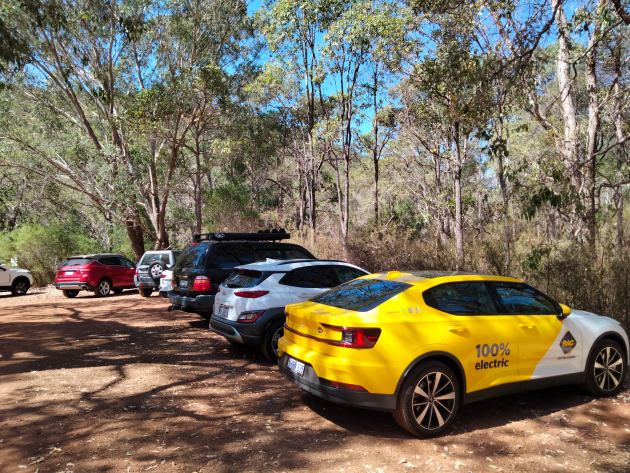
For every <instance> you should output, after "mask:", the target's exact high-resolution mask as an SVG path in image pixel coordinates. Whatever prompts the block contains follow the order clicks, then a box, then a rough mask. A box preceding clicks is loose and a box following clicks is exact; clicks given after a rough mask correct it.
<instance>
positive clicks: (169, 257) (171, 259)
mask: <svg viewBox="0 0 630 473" xmlns="http://www.w3.org/2000/svg"><path fill="white" fill-rule="evenodd" d="M180 254H181V251H179V250H157V251H147V252H146V253H145V254H144V255H142V259H141V260H140V262H139V263H138V264H137V265H136V275H135V276H134V277H133V282H134V283H135V284H136V287H137V288H138V289H139V291H140V295H141V296H142V297H149V296H150V295H151V294H153V290H154V289H155V290H157V289H158V288H159V287H160V278H161V277H162V273H163V272H164V271H165V270H167V269H170V268H171V267H172V266H173V265H174V264H175V262H176V261H177V258H178V257H179V255H180Z"/></svg>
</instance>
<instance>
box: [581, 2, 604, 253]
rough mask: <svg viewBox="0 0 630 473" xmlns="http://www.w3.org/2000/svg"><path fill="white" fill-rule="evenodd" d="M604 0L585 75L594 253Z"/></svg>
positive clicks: (590, 232)
mask: <svg viewBox="0 0 630 473" xmlns="http://www.w3.org/2000/svg"><path fill="white" fill-rule="evenodd" d="M601 2H602V0H599V2H598V5H597V8H596V12H595V22H594V25H593V34H592V35H591V38H590V40H589V42H588V50H587V53H586V58H585V59H586V61H585V63H586V64H585V65H586V67H585V70H584V76H585V78H586V89H587V93H588V128H587V132H586V157H585V162H584V167H585V170H586V173H585V174H586V175H585V176H584V181H585V182H584V188H585V191H586V197H587V205H586V220H587V221H586V225H587V239H588V242H589V245H590V248H591V251H592V253H591V254H594V250H595V236H596V231H597V222H596V212H597V208H596V202H595V197H596V196H595V172H596V169H595V152H596V147H597V134H598V132H599V98H598V96H597V69H596V60H597V48H598V44H599V43H598V42H597V39H598V34H599V26H600V21H599V9H600V4H601Z"/></svg>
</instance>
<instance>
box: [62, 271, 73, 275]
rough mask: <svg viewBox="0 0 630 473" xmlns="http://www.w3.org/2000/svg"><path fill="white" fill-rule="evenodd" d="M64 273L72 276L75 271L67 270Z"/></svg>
mask: <svg viewBox="0 0 630 473" xmlns="http://www.w3.org/2000/svg"><path fill="white" fill-rule="evenodd" d="M64 274H65V275H66V276H72V275H73V274H74V271H66V272H65V273H64Z"/></svg>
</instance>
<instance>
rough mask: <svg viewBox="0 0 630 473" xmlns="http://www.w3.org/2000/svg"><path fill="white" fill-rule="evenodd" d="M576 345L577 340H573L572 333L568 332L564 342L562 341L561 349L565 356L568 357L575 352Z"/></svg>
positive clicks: (563, 339) (563, 338)
mask: <svg viewBox="0 0 630 473" xmlns="http://www.w3.org/2000/svg"><path fill="white" fill-rule="evenodd" d="M576 345H577V341H576V340H575V338H573V335H571V332H569V331H568V330H567V333H565V334H564V337H562V340H560V348H561V349H562V352H563V353H564V354H565V355H568V354H569V353H571V352H572V351H573V349H574V348H575V346H576Z"/></svg>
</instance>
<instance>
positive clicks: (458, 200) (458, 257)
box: [453, 123, 466, 271]
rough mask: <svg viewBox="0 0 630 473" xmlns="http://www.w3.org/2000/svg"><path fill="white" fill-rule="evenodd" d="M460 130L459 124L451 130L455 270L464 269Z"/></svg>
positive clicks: (463, 152) (462, 150)
mask: <svg viewBox="0 0 630 473" xmlns="http://www.w3.org/2000/svg"><path fill="white" fill-rule="evenodd" d="M459 133H460V129H459V123H455V126H454V130H453V141H454V144H455V156H454V158H455V159H454V166H453V187H454V194H455V261H456V269H457V270H458V271H459V270H462V269H463V268H464V234H463V225H462V223H463V222H462V220H463V215H462V164H463V154H465V152H466V147H465V145H464V146H463V148H464V149H462V147H461V146H460V136H459Z"/></svg>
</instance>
